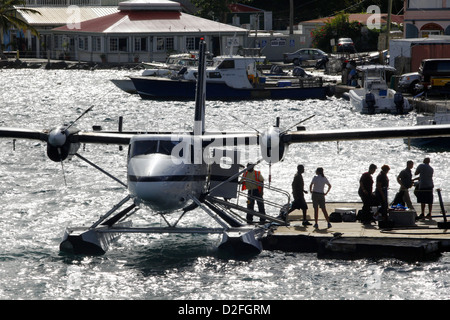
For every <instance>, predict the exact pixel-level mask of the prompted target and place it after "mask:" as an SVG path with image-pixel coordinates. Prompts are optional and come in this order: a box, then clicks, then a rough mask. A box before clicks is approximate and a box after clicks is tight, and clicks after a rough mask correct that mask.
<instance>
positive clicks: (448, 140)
mask: <svg viewBox="0 0 450 320" xmlns="http://www.w3.org/2000/svg"><path fill="white" fill-rule="evenodd" d="M443 109H444V110H438V111H436V113H435V114H433V115H430V116H418V117H417V119H416V122H417V123H416V125H418V126H425V125H430V126H433V125H439V124H450V110H447V108H443ZM405 142H406V143H408V145H413V146H416V147H423V148H440V149H445V150H448V149H449V148H450V137H429V138H410V139H405Z"/></svg>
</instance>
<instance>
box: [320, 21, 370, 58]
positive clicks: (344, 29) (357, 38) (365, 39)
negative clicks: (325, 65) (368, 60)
mask: <svg viewBox="0 0 450 320" xmlns="http://www.w3.org/2000/svg"><path fill="white" fill-rule="evenodd" d="M378 35H379V31H377V30H371V29H367V28H366V27H364V26H363V25H362V24H361V23H359V22H358V21H349V18H348V15H347V14H342V13H341V14H338V15H336V17H335V18H334V19H329V20H328V21H327V23H326V24H325V26H323V27H320V28H317V29H315V30H313V32H312V37H313V42H312V45H313V47H316V48H320V49H322V50H324V51H326V52H331V50H332V47H331V41H330V40H331V39H335V40H337V39H339V38H352V40H353V42H354V43H355V47H356V49H357V50H358V51H371V50H376V49H377V39H378Z"/></svg>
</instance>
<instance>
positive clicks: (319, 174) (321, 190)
mask: <svg viewBox="0 0 450 320" xmlns="http://www.w3.org/2000/svg"><path fill="white" fill-rule="evenodd" d="M325 185H327V186H328V190H327V191H326V192H325ZM330 189H331V184H330V182H329V181H328V179H327V178H326V177H325V175H324V173H323V168H317V169H316V176H314V178H313V179H312V181H311V184H310V186H309V191H310V192H311V199H312V203H313V208H314V220H315V224H314V228H316V229H317V228H318V227H319V226H318V219H319V207H320V209H322V212H323V215H324V216H325V220H327V223H328V228H331V223H330V219H329V217H328V212H327V208H326V205H325V196H326V195H327V194H328V192H330Z"/></svg>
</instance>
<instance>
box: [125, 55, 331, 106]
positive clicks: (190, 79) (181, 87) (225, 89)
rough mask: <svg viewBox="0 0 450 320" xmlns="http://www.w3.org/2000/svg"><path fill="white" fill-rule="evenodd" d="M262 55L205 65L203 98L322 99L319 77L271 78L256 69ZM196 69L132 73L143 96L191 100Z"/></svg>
mask: <svg viewBox="0 0 450 320" xmlns="http://www.w3.org/2000/svg"><path fill="white" fill-rule="evenodd" d="M264 59H265V58H264V57H245V56H232V55H230V56H219V57H215V58H214V65H213V66H212V67H209V68H207V69H206V87H207V90H206V98H207V99H209V100H241V99H325V98H326V97H327V95H330V94H331V92H332V87H330V86H326V85H324V84H323V81H322V78H320V77H305V78H302V77H291V78H288V79H278V78H271V77H269V76H264V75H262V74H261V73H260V72H259V71H258V70H257V63H258V62H262V61H264ZM196 78H197V70H196V69H194V68H188V69H187V71H186V72H185V73H184V74H183V75H180V76H179V77H176V78H167V77H132V78H131V80H132V81H133V84H134V86H135V87H136V90H137V92H138V93H139V95H140V96H141V97H142V98H143V99H158V98H159V99H167V98H170V99H180V100H193V99H194V97H195V85H196Z"/></svg>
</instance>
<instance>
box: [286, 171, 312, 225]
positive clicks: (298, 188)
mask: <svg viewBox="0 0 450 320" xmlns="http://www.w3.org/2000/svg"><path fill="white" fill-rule="evenodd" d="M303 172H305V167H304V166H303V165H301V164H299V165H298V166H297V173H296V174H295V176H294V180H293V181H292V195H293V196H294V201H293V202H292V206H291V209H290V210H289V213H291V212H292V211H294V210H296V209H299V210H302V212H303V222H302V225H304V226H309V225H311V223H309V222H308V219H307V218H306V211H307V210H308V205H307V204H306V201H305V193H308V191H306V190H305V182H304V181H303V176H302V174H303Z"/></svg>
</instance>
